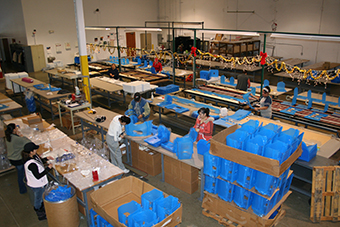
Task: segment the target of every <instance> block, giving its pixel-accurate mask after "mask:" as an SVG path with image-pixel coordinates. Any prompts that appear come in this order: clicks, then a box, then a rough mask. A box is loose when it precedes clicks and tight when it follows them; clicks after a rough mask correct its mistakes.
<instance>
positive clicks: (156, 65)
mask: <svg viewBox="0 0 340 227" xmlns="http://www.w3.org/2000/svg"><path fill="white" fill-rule="evenodd" d="M152 66H153V67H154V68H155V70H156V72H161V71H162V63H160V62H159V61H158V58H155V61H154V63H153V64H152Z"/></svg>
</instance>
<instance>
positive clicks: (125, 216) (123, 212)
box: [117, 200, 142, 227]
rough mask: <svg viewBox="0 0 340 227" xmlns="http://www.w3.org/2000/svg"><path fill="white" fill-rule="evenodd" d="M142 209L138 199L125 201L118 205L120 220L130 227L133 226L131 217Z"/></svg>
mask: <svg viewBox="0 0 340 227" xmlns="http://www.w3.org/2000/svg"><path fill="white" fill-rule="evenodd" d="M141 210H142V207H141V205H140V204H139V203H137V202H136V201H133V200H132V201H131V202H129V203H125V204H123V205H121V206H120V207H118V209H117V211H118V220H119V222H120V223H123V224H124V225H126V226H128V227H133V222H132V221H131V217H132V215H133V214H134V213H136V212H139V211H141Z"/></svg>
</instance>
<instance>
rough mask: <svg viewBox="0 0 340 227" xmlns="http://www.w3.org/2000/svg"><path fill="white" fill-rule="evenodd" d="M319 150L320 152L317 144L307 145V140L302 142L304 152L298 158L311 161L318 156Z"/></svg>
mask: <svg viewBox="0 0 340 227" xmlns="http://www.w3.org/2000/svg"><path fill="white" fill-rule="evenodd" d="M317 152H318V147H317V144H314V145H310V146H307V145H306V144H305V142H302V154H301V156H300V157H299V158H298V159H299V160H302V161H306V162H309V161H310V160H312V159H313V158H314V157H315V156H316V153H317Z"/></svg>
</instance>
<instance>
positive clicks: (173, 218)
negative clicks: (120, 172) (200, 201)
mask: <svg viewBox="0 0 340 227" xmlns="http://www.w3.org/2000/svg"><path fill="white" fill-rule="evenodd" d="M153 189H155V187H153V186H152V185H150V184H148V183H145V182H144V181H142V180H140V179H138V178H136V177H132V176H129V177H125V178H123V179H120V180H118V181H115V182H112V183H110V184H108V185H106V186H104V187H102V188H100V189H98V190H96V191H94V192H92V193H91V195H90V196H91V201H92V205H93V209H94V211H95V212H97V213H98V214H99V215H100V216H102V217H103V218H104V219H105V220H106V221H108V222H109V223H110V224H111V225H113V226H115V227H126V225H124V224H122V223H120V222H119V220H118V211H117V209H118V207H120V206H121V205H123V204H125V203H128V202H131V201H132V200H134V201H136V202H137V203H139V204H141V196H142V194H144V193H145V192H149V191H151V190H153ZM164 195H165V197H167V196H168V195H167V194H165V193H164ZM181 222H182V205H181V206H180V208H178V209H177V210H176V211H175V212H174V213H173V214H171V215H170V216H168V217H167V218H166V219H164V220H163V221H162V222H160V223H158V224H157V225H154V226H155V227H161V226H167V227H168V226H169V227H175V226H177V225H178V224H179V223H181Z"/></svg>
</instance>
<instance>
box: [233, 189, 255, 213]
mask: <svg viewBox="0 0 340 227" xmlns="http://www.w3.org/2000/svg"><path fill="white" fill-rule="evenodd" d="M252 199H253V193H252V192H251V191H248V190H247V189H244V188H241V187H239V186H237V185H234V199H233V200H234V203H235V204H236V205H237V206H239V207H241V208H243V209H248V208H249V207H250V205H251V203H252Z"/></svg>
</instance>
